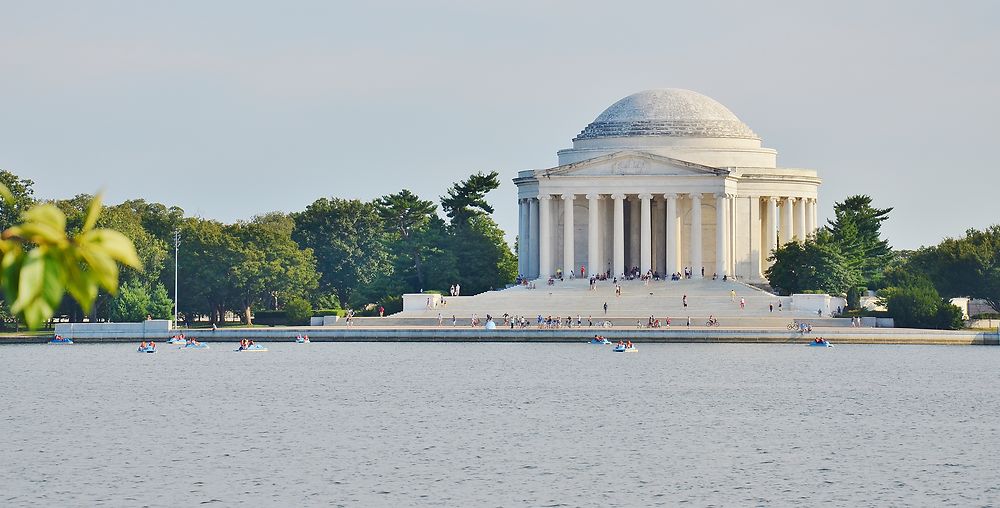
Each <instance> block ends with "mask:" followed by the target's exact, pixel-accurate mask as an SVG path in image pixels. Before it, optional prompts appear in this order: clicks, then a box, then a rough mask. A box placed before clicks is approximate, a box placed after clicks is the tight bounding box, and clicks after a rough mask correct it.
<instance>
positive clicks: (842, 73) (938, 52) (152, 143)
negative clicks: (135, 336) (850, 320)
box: [0, 0, 1000, 248]
mask: <svg viewBox="0 0 1000 508" xmlns="http://www.w3.org/2000/svg"><path fill="white" fill-rule="evenodd" d="M362 4H364V5H362ZM815 4H818V3H817V2H801V1H788V2H759V1H758V2H746V1H734V2H664V1H662V0H661V1H653V2H626V1H615V2H608V1H602V2H586V1H573V2H554V1H543V0H533V1H526V2H520V1H510V0H507V1H504V2H473V1H421V2H415V1H400V2H378V1H369V2H332V1H315V2H305V1H301V2H294V1H282V2H277V1H274V2H250V1H246V0H240V1H205V0H201V1H190V2H184V1H170V2H166V1H164V2H135V1H120V2H102V1H96V0H88V1H86V2H80V1H67V2H49V1H42V0H32V1H19V2H13V1H3V0H0V20H2V25H0V26H2V29H0V168H3V169H7V170H10V171H13V172H15V173H17V174H19V175H21V176H24V177H28V178H31V179H33V180H35V182H36V186H35V188H36V193H37V194H38V195H39V196H40V197H69V196H71V195H74V194H77V193H81V192H94V191H97V190H99V189H103V190H105V191H106V193H107V196H108V200H109V201H111V202H117V201H121V200H123V199H126V198H130V197H143V198H146V199H147V200H153V201H159V202H163V203H166V204H176V205H179V206H181V207H183V208H184V209H185V210H186V211H187V212H188V213H189V214H194V215H201V216H204V217H211V218H217V219H221V220H225V221H232V220H237V219H247V218H250V217H251V216H253V215H255V214H257V213H261V212H265V211H270V210H283V211H295V210H301V209H303V208H304V207H305V206H306V205H308V204H309V203H311V202H312V201H313V200H315V199H316V198H319V197H322V196H339V197H356V198H362V199H370V198H373V197H376V196H379V195H382V194H387V193H391V192H395V191H398V190H399V189H401V188H404V187H406V188H409V189H411V190H413V191H414V192H416V193H418V194H420V195H421V196H423V197H424V198H427V199H433V200H435V201H437V198H438V196H440V195H441V194H443V193H444V191H445V189H446V188H447V187H448V186H449V185H451V184H452V183H453V182H455V181H457V180H459V179H461V178H464V177H466V176H467V175H469V174H470V173H471V172H474V171H477V170H498V171H500V172H501V175H502V178H503V186H502V187H501V188H500V189H499V190H497V191H495V192H494V193H493V194H491V195H490V198H491V200H492V202H493V203H494V204H495V206H496V209H497V214H496V219H497V220H498V221H499V222H500V224H501V225H502V226H503V227H504V228H505V229H507V230H508V233H511V234H514V233H515V232H516V227H517V217H516V201H515V200H516V197H515V189H514V185H513V184H512V183H511V181H510V179H511V178H513V177H514V176H515V175H516V172H517V171H518V170H522V169H528V168H543V167H550V166H554V165H555V163H556V156H555V152H556V150H558V149H561V148H566V147H568V146H570V144H571V141H570V140H571V139H572V138H573V137H574V136H575V135H576V134H577V133H578V132H579V131H580V130H581V129H582V128H583V127H584V126H585V125H587V123H589V122H590V121H592V120H593V119H594V117H596V116H597V115H598V114H599V113H600V112H601V111H602V110H604V108H606V107H607V106H609V105H611V104H612V103H613V102H615V101H616V100H618V99H620V98H621V97H624V96H626V95H629V94H630V93H633V92H636V91H639V90H643V89H647V88H658V87H678V88H689V89H692V90H696V91H698V92H701V93H704V94H706V95H708V96H710V97H712V98H714V99H716V100H718V101H719V102H721V103H723V104H725V105H726V106H728V107H729V108H730V109H731V110H732V111H733V112H735V113H736V115H737V116H739V117H740V118H741V119H742V120H743V121H744V122H746V123H747V124H748V125H750V127H751V128H752V129H754V131H756V132H757V134H759V135H760V136H761V137H762V138H763V139H764V144H765V146H768V147H771V148H775V149H777V150H778V162H779V164H780V165H782V166H792V167H808V168H814V169H816V170H818V171H819V174H820V176H821V177H822V178H823V180H824V184H823V186H822V187H821V188H820V212H821V216H823V217H828V216H829V215H830V214H831V213H832V207H833V203H834V201H837V200H841V199H843V198H844V197H846V196H848V195H850V194H857V193H867V194H871V195H872V196H873V197H874V198H875V202H876V204H877V205H879V206H891V207H895V212H894V213H893V214H892V218H891V221H890V222H889V223H888V224H887V225H886V228H885V229H886V232H887V234H888V237H889V240H890V243H892V244H893V245H894V246H895V247H898V248H913V247H917V246H919V245H924V244H933V243H936V242H937V241H939V240H940V239H941V238H942V237H944V236H954V235H960V234H961V233H962V232H963V231H964V230H965V229H966V228H968V227H983V226H986V225H988V224H990V223H996V222H1000V200H998V196H1000V186H998V185H997V184H998V183H1000V176H998V175H997V172H998V170H1000V164H998V163H997V159H998V157H997V155H996V153H995V152H996V146H997V144H998V140H1000V121H998V118H1000V30H998V29H997V24H998V23H1000V2H960V1H956V2H912V1H910V2H872V1H865V2H845V1H839V2H825V3H824V5H821V6H817V5H815ZM925 4H929V5H925Z"/></svg>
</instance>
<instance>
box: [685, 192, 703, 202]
mask: <svg viewBox="0 0 1000 508" xmlns="http://www.w3.org/2000/svg"><path fill="white" fill-rule="evenodd" d="M688 197H689V198H691V200H692V201H693V200H695V199H697V200H698V201H701V193H700V192H696V193H693V194H692V193H688Z"/></svg>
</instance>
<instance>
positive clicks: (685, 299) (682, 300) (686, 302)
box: [681, 295, 688, 309]
mask: <svg viewBox="0 0 1000 508" xmlns="http://www.w3.org/2000/svg"><path fill="white" fill-rule="evenodd" d="M681 302H682V303H683V304H684V308H685V309H686V308H687V306H688V295H684V297H683V298H681Z"/></svg>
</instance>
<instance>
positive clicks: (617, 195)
mask: <svg viewBox="0 0 1000 508" xmlns="http://www.w3.org/2000/svg"><path fill="white" fill-rule="evenodd" d="M611 199H615V200H618V199H625V195H624V194H622V193H616V194H612V195H611Z"/></svg>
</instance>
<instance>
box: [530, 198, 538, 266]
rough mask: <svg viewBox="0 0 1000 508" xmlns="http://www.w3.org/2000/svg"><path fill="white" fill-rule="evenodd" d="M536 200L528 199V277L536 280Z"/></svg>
mask: <svg viewBox="0 0 1000 508" xmlns="http://www.w3.org/2000/svg"><path fill="white" fill-rule="evenodd" d="M538 218H539V217H538V200H537V199H535V198H530V199H528V277H530V278H533V279H536V278H538V276H539V275H538V225H539V224H538Z"/></svg>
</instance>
